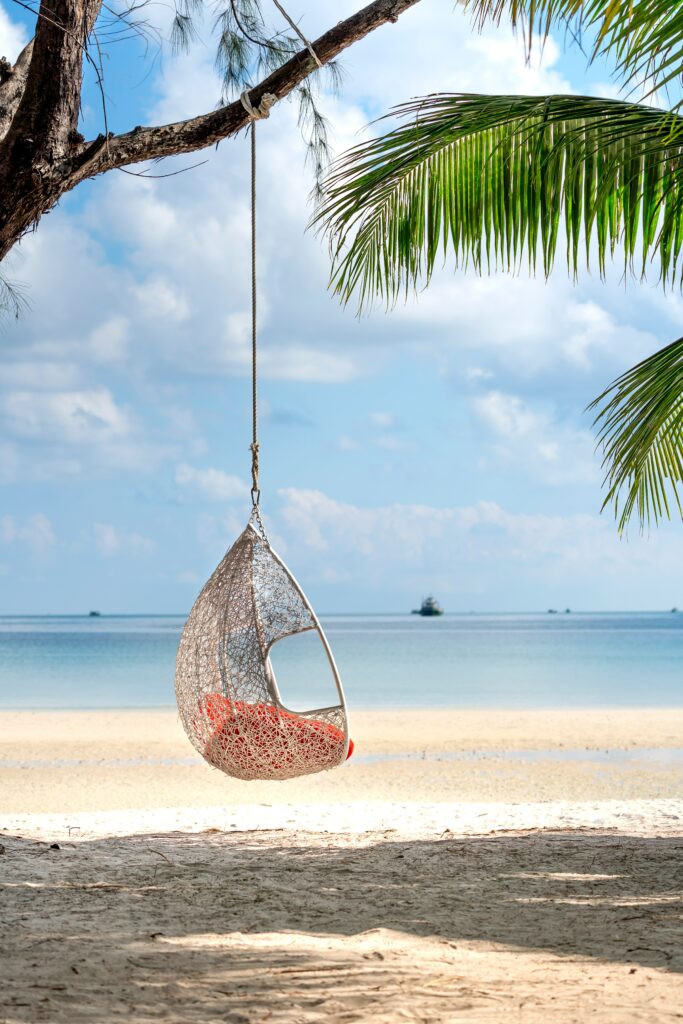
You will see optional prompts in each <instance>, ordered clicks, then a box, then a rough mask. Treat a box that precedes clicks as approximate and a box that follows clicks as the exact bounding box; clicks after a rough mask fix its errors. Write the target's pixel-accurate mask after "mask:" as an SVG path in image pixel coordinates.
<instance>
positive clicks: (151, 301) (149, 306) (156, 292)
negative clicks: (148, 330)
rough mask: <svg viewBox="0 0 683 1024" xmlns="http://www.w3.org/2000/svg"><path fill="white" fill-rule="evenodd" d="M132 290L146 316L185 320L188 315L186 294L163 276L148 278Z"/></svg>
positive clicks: (188, 308) (188, 307)
mask: <svg viewBox="0 0 683 1024" xmlns="http://www.w3.org/2000/svg"><path fill="white" fill-rule="evenodd" d="M133 291H134V294H135V296H136V297H137V300H138V302H139V303H140V308H141V310H142V311H143V312H144V313H145V315H146V316H150V317H155V318H156V317H160V318H162V319H168V320H185V319H187V317H188V315H189V312H190V306H189V303H188V300H187V298H186V296H185V295H184V294H183V293H182V292H181V291H179V290H178V289H177V288H175V287H173V286H172V285H171V284H170V283H169V282H168V281H166V280H165V279H164V278H163V277H153V278H150V279H149V280H148V281H146V282H145V283H144V284H142V285H138V286H137V287H136V288H134V289H133Z"/></svg>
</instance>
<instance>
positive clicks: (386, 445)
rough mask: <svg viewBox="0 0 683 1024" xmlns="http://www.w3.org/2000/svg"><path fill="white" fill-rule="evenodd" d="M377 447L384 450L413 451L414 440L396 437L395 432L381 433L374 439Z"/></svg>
mask: <svg viewBox="0 0 683 1024" xmlns="http://www.w3.org/2000/svg"><path fill="white" fill-rule="evenodd" d="M375 444H376V445H377V447H378V448H382V449H383V450H384V451H385V452H412V451H415V447H416V446H415V442H414V441H408V440H406V438H404V437H397V436H396V435H395V434H382V436H381V437H378V438H377V440H376V441H375Z"/></svg>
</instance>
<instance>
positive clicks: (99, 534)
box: [93, 523, 154, 556]
mask: <svg viewBox="0 0 683 1024" xmlns="http://www.w3.org/2000/svg"><path fill="white" fill-rule="evenodd" d="M93 534H94V536H95V545H96V547H97V550H98V551H99V552H100V554H102V555H106V556H110V555H116V554H120V553H121V552H129V553H132V554H144V553H146V552H149V551H151V550H152V549H153V548H154V541H153V540H150V538H149V537H143V536H142V534H140V533H136V532H135V531H134V532H132V533H126V532H125V531H122V530H119V529H118V528H117V527H116V526H112V525H111V523H95V525H94V527H93Z"/></svg>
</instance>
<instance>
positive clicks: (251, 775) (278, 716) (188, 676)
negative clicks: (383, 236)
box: [175, 104, 353, 779]
mask: <svg viewBox="0 0 683 1024" xmlns="http://www.w3.org/2000/svg"><path fill="white" fill-rule="evenodd" d="M245 105H246V104H245ZM248 109H250V108H249V107H248ZM250 112H251V113H252V116H258V115H257V114H256V112H254V111H250ZM254 129H255V125H254V123H253V122H252V125H251V129H250V130H251V171H252V190H251V213H252V410H253V440H252V444H251V452H252V491H251V495H252V506H253V507H252V513H251V516H250V519H249V522H248V524H247V527H246V529H245V530H244V532H243V533H242V534H241V535H240V536H239V537H238V538H237V540H236V541H235V543H234V544H233V546H232V547H231V548H230V550H229V551H228V553H227V554H226V555H225V557H224V558H223V560H222V561H221V563H220V564H219V565H218V567H217V568H216V570H215V571H214V573H213V575H212V576H211V578H210V579H209V581H208V582H207V583H206V585H205V586H204V588H203V590H202V591H201V593H200V595H199V597H198V598H197V600H196V602H195V604H194V606H193V608H192V611H191V612H190V616H189V618H188V620H187V622H186V624H185V628H184V629H183V633H182V636H181V638H180V645H179V647H178V655H177V659H176V678H175V687H176V699H177V702H178V710H179V713H180V718H181V721H182V723H183V726H184V728H185V731H186V733H187V735H188V737H189V739H190V740H191V742H192V743H193V745H194V746H195V747H196V749H197V750H198V751H199V753H200V754H201V755H202V756H203V757H204V759H205V760H206V761H208V763H209V764H211V765H212V766H213V767H215V768H219V769H220V770H221V771H223V772H225V773H226V774H227V775H231V776H234V777H235V778H238V779H290V778H294V777H295V776H298V775H310V774H312V773H314V772H319V771H324V770H325V769H328V768H335V767H337V766H338V765H340V764H342V763H343V762H344V761H345V760H346V758H347V757H349V756H350V753H351V751H352V749H353V743H352V742H351V741H350V740H349V731H348V719H347V713H346V703H345V700H344V691H343V689H342V684H341V680H340V678H339V672H338V671H337V666H336V664H335V661H334V657H333V655H332V651H331V650H330V646H329V644H328V642H327V638H326V637H325V634H324V632H323V630H322V627H321V625H320V623H319V622H318V619H317V618H316V615H315V612H314V611H313V609H312V608H311V605H310V604H309V602H308V600H307V599H306V597H305V595H304V593H303V591H302V589H301V587H300V586H299V584H298V583H297V581H296V580H295V579H294V576H293V575H292V574H291V572H290V571H289V569H288V568H287V566H286V565H285V564H284V562H283V561H282V559H281V558H279V557H278V555H277V554H276V553H275V552H274V551H273V549H272V547H271V546H270V543H269V541H268V537H267V535H266V531H265V528H264V526H263V521H262V519H261V515H260V510H259V499H260V490H259V483H258V470H259V467H258V455H259V444H258V434H257V415H256V413H257V402H256V399H257V392H256V269H255V268H256V255H255V244H254V240H255V227H256V199H255V195H256V190H255V176H256V156H255V154H256V149H255V130H254ZM308 631H315V632H316V633H317V634H318V637H319V638H320V641H321V643H322V646H323V648H324V650H325V653H326V654H327V660H328V662H329V667H330V670H331V676H332V680H333V683H334V688H335V690H336V702H335V703H334V704H332V705H331V706H329V707H325V708H318V709H316V710H313V711H303V712H301V711H300V712H294V711H291V710H290V709H289V708H287V707H286V706H285V705H284V703H283V701H282V699H281V696H280V691H279V689H278V685H277V680H276V678H275V673H274V671H273V666H272V664H271V660H270V652H271V650H272V648H273V645H274V644H276V643H277V642H278V641H280V640H283V639H285V638H286V637H292V636H295V635H297V634H299V633H304V632H308Z"/></svg>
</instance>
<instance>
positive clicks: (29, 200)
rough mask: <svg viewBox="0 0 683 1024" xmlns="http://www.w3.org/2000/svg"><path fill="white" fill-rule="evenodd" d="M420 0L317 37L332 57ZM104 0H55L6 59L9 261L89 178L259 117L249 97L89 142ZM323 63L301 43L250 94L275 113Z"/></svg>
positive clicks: (0, 144) (1, 74)
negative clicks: (89, 95)
mask: <svg viewBox="0 0 683 1024" xmlns="http://www.w3.org/2000/svg"><path fill="white" fill-rule="evenodd" d="M418 2H419V0H375V2H374V3H371V4H369V5H368V6H367V7H364V8H363V9H362V10H360V11H358V12H356V14H354V15H352V16H351V17H350V18H347V19H345V20H344V21H341V22H339V24H338V25H336V26H335V27H334V28H333V29H330V31H328V32H326V33H324V35H322V36H320V38H319V39H316V40H315V41H314V42H313V49H314V51H315V53H316V55H317V57H318V59H319V60H320V61H321V63H323V64H326V63H327V62H328V61H330V60H332V59H333V58H334V57H336V56H337V54H339V53H341V51H342V50H345V49H346V48H347V47H348V46H350V45H351V44H352V43H354V42H356V41H357V40H359V39H362V38H363V37H364V36H366V35H368V34H369V33H370V32H372V31H374V29H376V28H379V27H380V26H381V25H384V24H385V23H386V22H393V21H396V20H397V19H398V18H399V16H400V15H401V14H402V13H403V12H404V11H406V10H407V9H408V8H409V7H412V6H414V5H415V4H416V3H418ZM101 5H102V0H49V5H48V4H46V3H45V0H43V2H42V3H41V6H40V11H39V14H38V21H37V25H36V34H35V38H34V40H33V41H32V43H29V45H28V46H27V47H26V48H25V49H24V51H23V52H22V54H21V55H20V56H19V58H18V60H17V63H16V64H15V65H14V67H10V66H9V65H7V64H6V62H5V63H4V64H3V63H0V196H1V197H2V199H1V200H0V260H2V259H3V258H4V257H5V256H6V255H7V253H8V252H9V251H10V249H11V248H12V247H13V246H14V245H15V243H16V242H17V241H19V239H20V238H21V237H22V236H23V235H24V234H25V233H26V232H27V231H28V230H29V229H30V228H32V227H34V226H35V225H36V224H37V222H38V221H39V219H40V217H41V216H42V214H43V213H46V212H47V211H48V210H50V209H51V208H52V207H53V206H54V205H55V204H56V203H57V202H58V200H59V198H60V196H62V195H64V193H65V192H68V191H70V190H71V189H72V188H74V187H75V186H76V185H78V184H79V183H80V182H81V181H83V180H84V179H86V178H92V177H95V176H96V175H98V174H102V173H104V172H105V171H108V170H111V169H113V168H116V167H123V166H125V165H126V164H133V163H139V162H141V161H145V160H153V159H158V158H159V157H165V156H174V155H176V154H179V153H190V152H194V151H196V150H199V149H203V148H205V147H207V146H211V145H214V144H215V143H217V142H220V141H221V140H222V139H226V138H228V137H229V136H231V135H234V134H235V133H236V132H238V131H239V130H240V129H241V128H243V127H245V125H246V124H248V123H249V121H250V115H249V114H248V113H247V111H246V109H245V108H244V106H243V105H242V103H241V102H240V101H237V102H235V103H230V104H228V105H227V106H224V107H221V108H220V109H218V110H214V111H211V112H209V113H206V114H201V115H199V116H198V117H194V118H190V119H189V120H187V121H179V122H176V123H175V124H168V125H162V126H157V127H150V128H146V127H137V128H134V129H133V130H132V131H130V132H126V133H124V134H121V135H111V134H110V135H109V136H107V137H105V136H103V135H101V136H99V137H98V138H96V139H94V140H91V141H84V140H83V138H82V136H80V135H79V134H78V113H79V109H80V103H81V88H82V82H83V62H84V60H85V59H88V51H87V42H88V37H89V36H90V33H91V32H92V29H93V27H94V25H95V21H96V19H97V16H98V14H99V11H100V7H101ZM316 67H317V65H316V63H315V61H314V59H313V57H312V56H311V54H310V53H309V51H308V50H307V49H303V50H301V51H300V52H299V53H297V54H295V55H294V56H293V57H292V58H291V59H290V60H288V61H287V62H286V63H285V64H283V65H282V66H281V67H280V68H278V69H277V70H276V71H274V72H273V73H272V74H271V75H269V77H268V78H266V79H264V80H263V81H262V82H260V83H259V84H258V85H257V86H255V87H254V88H253V89H252V90H250V92H249V99H250V102H251V104H252V107H254V108H256V109H259V107H261V109H262V110H264V112H265V111H267V109H268V108H269V107H270V106H271V105H272V104H273V103H275V102H277V101H278V100H280V99H282V98H283V97H285V96H287V95H288V94H289V93H290V92H291V91H292V89H294V88H295V87H296V86H297V85H298V84H299V83H300V82H302V81H303V80H304V79H305V78H306V77H307V76H308V75H309V74H310V73H311V71H314V70H315V69H316Z"/></svg>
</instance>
